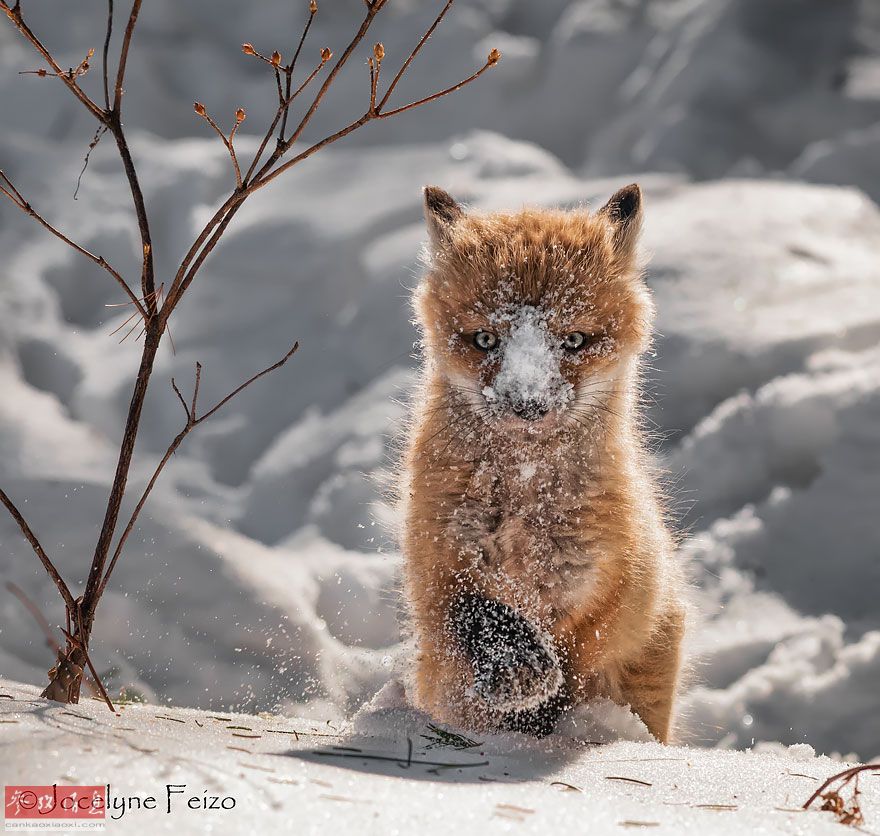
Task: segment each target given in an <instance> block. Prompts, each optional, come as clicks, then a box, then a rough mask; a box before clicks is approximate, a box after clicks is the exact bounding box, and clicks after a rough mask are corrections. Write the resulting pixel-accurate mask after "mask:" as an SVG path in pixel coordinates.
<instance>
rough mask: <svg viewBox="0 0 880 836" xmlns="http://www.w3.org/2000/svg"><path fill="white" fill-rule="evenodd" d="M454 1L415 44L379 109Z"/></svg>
mask: <svg viewBox="0 0 880 836" xmlns="http://www.w3.org/2000/svg"><path fill="white" fill-rule="evenodd" d="M454 2H455V0H447V2H446V5H445V6H444V7H443V8H442V9H441V10H440V14H438V15H437V17H436V19H435V20H434V22H433V23H432V24H431V25H430V27H428V30H427V31H426V32H425V34H424V35H422V39H421V40H420V41H419V42H418V43H417V44H416V45H415V47H414V48H413V51H412V52H411V53H410V54H409V58H407V59H406V61H404V62H403V64H402V65H401V67H400V69H399V70H398V71H397V75H395V76H394V78H393V79H392V80H391V84H389V85H388V89H387V90H386V91H385V95H384V96H383V97H382V101H380V102H379V110H382V108H383V107H385V105H386V104H388V100H389V99H390V98H391V95H392V94H393V93H394V91H395V89H397V85H398V84H399V83H400V79H402V78H403V74H404V73H405V72H406V71H407V70H408V69H409V65H410V64H412V62H413V59H414V58H415V57H416V55H418V54H419V52H421V50H422V47H423V46H424V45H425V44H426V43H427V42H428V38H430V37H431V35H433V34H434V30H436V28H437V27H438V26H439V25H440V23H441V21H442V20H443V18H444V17H446V14H447V13H448V12H449V9H450V8H451V7H452V4H453V3H454Z"/></svg>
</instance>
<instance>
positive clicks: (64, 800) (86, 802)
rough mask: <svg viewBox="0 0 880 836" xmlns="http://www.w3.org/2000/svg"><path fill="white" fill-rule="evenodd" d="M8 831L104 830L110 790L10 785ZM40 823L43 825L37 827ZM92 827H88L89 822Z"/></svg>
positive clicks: (104, 787) (7, 798) (7, 788)
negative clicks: (30, 829) (31, 829)
mask: <svg viewBox="0 0 880 836" xmlns="http://www.w3.org/2000/svg"><path fill="white" fill-rule="evenodd" d="M4 801H5V804H4V812H5V815H6V829H7V830H17V829H19V828H21V829H26V828H29V827H35V826H36V827H39V828H40V829H41V830H42V829H50V828H52V827H53V825H54V826H56V827H64V828H77V829H79V827H78V825H79V823H80V822H81V823H82V824H81V825H80V826H82V827H86V828H89V829H91V828H102V827H103V825H104V818H105V816H106V813H107V787H106V786H89V787H67V786H59V785H58V784H52V785H51V786H7V787H6V795H5V799H4ZM36 822H38V823H39V824H35V823H36ZM89 822H90V823H91V824H88V823H89Z"/></svg>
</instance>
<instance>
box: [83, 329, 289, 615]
mask: <svg viewBox="0 0 880 836" xmlns="http://www.w3.org/2000/svg"><path fill="white" fill-rule="evenodd" d="M298 348H299V343H298V342H296V343H294V344H293V346H292V347H291V349H290V351H288V352H287V354H285V355H284V356H283V357H282V358H281V359H280V360H278V361H277V362H275V363H273V364H272V365H271V366H267V367H266V368H265V369H263V370H262V371H261V372H257V374H255V375H254V376H253V377H251V378H249V379H248V380H246V381H245V382H244V383H242V384H241V386H239V387H237V388H236V389H233V390H232V392H230V393H229V394H228V395H227V396H226V397H225V398H223V399H222V400H220V401H218V402H217V403H216V404H215V405H214V406H213V407H211V409H209V410H208V411H207V412H206V413H205V414H204V415H202V416H200V417H198V418H196V409H197V406H198V397H199V384H200V381H201V375H202V366H201V363H196V378H195V384H194V386H193V397H192V406H191V407H190V408H189V409H188V408H187V406H186V403H185V401H184V399H183V396H182V395H181V394H180V391H179V390H178V388H177V386H176V385H175V384H174V382H173V381H172V385H173V386H174V391H175V392H176V393H177V396H178V397H179V398H180V401H181V403H183V408H184V410H185V411H186V413H187V419H186V425H185V426H184V428H183V429H182V430H181V431H180V432H179V433H178V434H177V435H176V436H175V437H174V440H173V441H172V442H171V444H169V445H168V449H167V450H166V451H165V455H164V456H162V459H161V460H160V462H159V464H158V465H157V466H156V469H155V470H154V471H153V475H152V476H151V477H150V481H149V482H148V483H147V487H146V488H145V489H144V492H143V494H141V498H140V499H139V500H138V503H137V505H136V506H135V508H134V511H132V514H131V517H130V518H129V520H128V523H127V524H126V526H125V528H124V529H123V532H122V534H121V535H120V537H119V542H118V543H117V544H116V549H115V550H114V552H113V559H112V560H111V561H110V565H109V566H108V567H107V572H106V573H105V575H104V578H103V579H102V581H101V584H100V586H99V587H98V598H100V597H101V595H103V593H104V590H105V589H106V588H107V582H108V581H109V580H110V575H111V574H112V573H113V569H114V568H115V567H116V564H117V562H118V561H119V557H120V556H121V555H122V551H123V549H124V548H125V543H126V540H128V537H129V535H130V534H131V532H132V529H133V528H134V526H135V523H136V522H137V519H138V517H139V516H140V513H141V511H142V510H143V507H144V505H145V504H146V502H147V499H148V498H149V496H150V494H151V493H152V491H153V488H154V487H155V485H156V481H157V480H158V478H159V474H161V473H162V470H163V469H164V468H165V465H166V464H168V462H169V460H170V459H171V457H172V456H173V455H174V454H175V453H176V452H177V448H178V447H180V445H181V444H182V443H183V440H184V439H185V438H186V437H187V436H188V435H189V434H190V432H192V430H194V429H195V428H196V427H197V426H198V425H199V424H201V423H202V422H203V421H207V420H208V419H209V418H210V417H211V416H212V415H213V414H214V413H215V412H217V411H218V410H220V409H222V408H223V407H224V406H225V405H226V404H227V403H229V401H231V400H232V399H233V398H234V397H235V396H236V395H238V394H240V393H241V392H242V391H244V390H245V389H247V388H248V386H250V385H251V384H252V383H255V382H256V381H258V380H259V379H260V378H261V377H263V376H264V375H267V374H270V373H271V372H274V371H275V370H276V369H280V368H281V367H282V366H283V365H284V364H285V363H286V362H287V361H288V360H289V359H290V358H291V357H292V356H293V355H294V353H295V352H296V350H297V349H298Z"/></svg>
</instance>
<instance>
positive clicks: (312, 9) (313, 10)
mask: <svg viewBox="0 0 880 836" xmlns="http://www.w3.org/2000/svg"><path fill="white" fill-rule="evenodd" d="M317 13H318V3H317V2H316V0H311V2H310V3H309V19H308V20H307V21H306V25H305V28H304V29H303V33H302V36H301V37H300V39H299V43H298V44H297V47H296V51H295V52H294V53H293V58H292V59H291V61H290V63H289V64H288V65H287V67H286V68H285V70H284V72H285V75H286V76H287V80H286V82H285V88H284V98H285V99H286V101H287V102H288V107H287V108H285V110H284V117H283V118H282V120H281V129H280V130H279V131H278V141H279V142H284V133H285V131H286V130H287V114H288V111H289V103H290V102H291V101H293V99H294V98H295V96H291V95H290V89H291V87H292V86H293V73H294V71H295V70H296V62H297V61H298V60H299V54H300V53H301V52H302V48H303V44H304V43H305V42H306V38H307V37H308V36H309V30H310V29H311V28H312V21H313V20H314V19H315V15H316V14H317ZM323 66H324V62H321V64H320V66H319V67H318V69H320V68H321V67H323ZM316 74H317V70H315V72H314V73H312V75H311V76H309V79H308V81H311V79H312V78H314V76H315V75H316ZM308 81H307V82H306V84H308ZM303 87H305V84H304V85H303ZM300 89H302V88H300ZM297 92H299V91H297ZM270 133H271V132H270Z"/></svg>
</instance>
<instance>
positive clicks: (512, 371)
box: [483, 305, 572, 420]
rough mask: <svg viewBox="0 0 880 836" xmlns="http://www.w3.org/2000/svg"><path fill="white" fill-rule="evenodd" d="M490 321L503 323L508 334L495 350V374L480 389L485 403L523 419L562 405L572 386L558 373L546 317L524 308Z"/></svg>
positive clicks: (555, 347)
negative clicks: (497, 356)
mask: <svg viewBox="0 0 880 836" xmlns="http://www.w3.org/2000/svg"><path fill="white" fill-rule="evenodd" d="M494 319H495V320H496V321H497V322H498V323H499V324H500V323H506V324H507V325H508V327H509V333H508V335H507V336H506V338H502V341H501V344H500V345H499V347H498V354H499V355H500V360H501V365H500V367H499V369H498V373H497V374H496V375H495V379H494V380H493V381H492V384H491V385H490V386H486V387H485V388H484V389H483V396H484V397H485V398H486V401H487V402H489V403H490V404H493V405H495V406H496V407H500V408H507V409H511V410H513V412H515V413H516V414H517V415H519V416H520V417H521V418H524V419H526V420H536V419H538V418H541V417H542V416H543V415H545V414H546V413H547V412H548V411H549V410H551V409H560V408H561V407H563V406H565V404H566V403H568V401H569V400H570V399H571V395H572V386H571V384H570V383H567V382H566V381H565V379H564V378H563V376H562V374H561V372H560V370H559V364H560V359H561V356H562V349H561V348H560V346H559V345H558V341H557V340H555V339H554V338H553V335H552V334H551V333H550V331H549V329H548V328H547V317H546V315H545V314H543V313H542V312H541V311H540V310H538V309H537V308H535V307H532V306H531V305H526V306H523V307H521V308H519V309H518V310H516V311H514V312H513V313H496V314H495V317H494Z"/></svg>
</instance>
